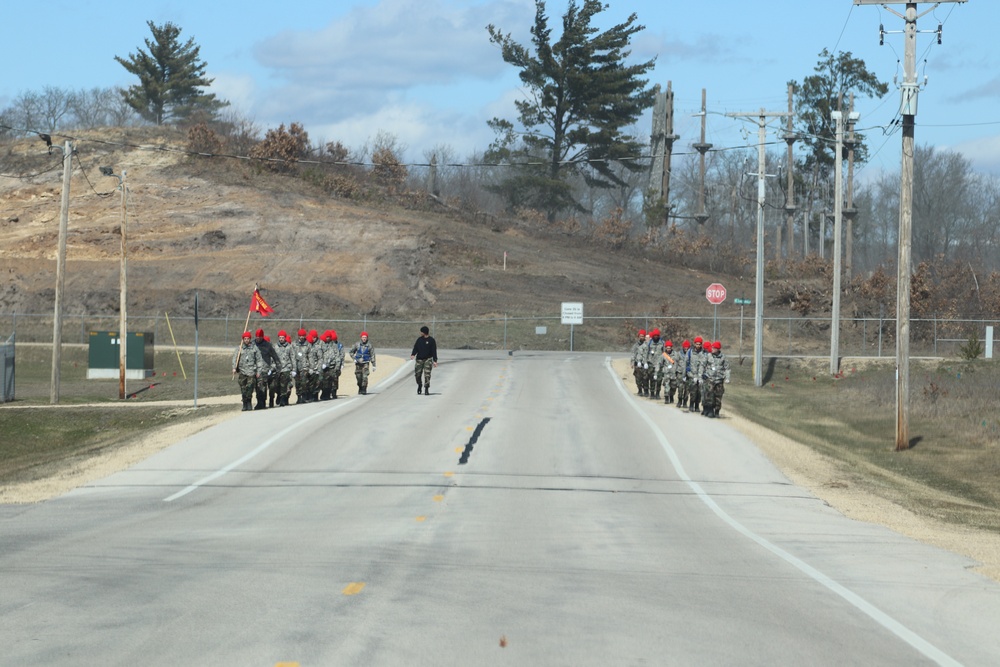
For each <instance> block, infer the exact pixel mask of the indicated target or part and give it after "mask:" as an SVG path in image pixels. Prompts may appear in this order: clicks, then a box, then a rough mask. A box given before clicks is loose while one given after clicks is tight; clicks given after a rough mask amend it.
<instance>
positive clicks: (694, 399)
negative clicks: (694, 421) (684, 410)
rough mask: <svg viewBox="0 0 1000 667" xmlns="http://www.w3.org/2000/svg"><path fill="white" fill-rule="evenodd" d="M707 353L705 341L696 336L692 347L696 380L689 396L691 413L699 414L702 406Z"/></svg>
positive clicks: (692, 364) (693, 376)
mask: <svg viewBox="0 0 1000 667" xmlns="http://www.w3.org/2000/svg"><path fill="white" fill-rule="evenodd" d="M707 354H708V353H707V352H706V351H705V348H704V344H703V341H702V339H701V336H696V337H695V339H694V345H692V346H691V364H690V368H691V377H692V379H693V380H694V381H693V382H692V384H691V391H690V396H689V406H688V411H689V412H698V409H699V407H700V406H701V391H702V388H703V387H702V381H703V380H704V378H703V377H702V370H701V366H702V364H703V363H704V362H705V357H706V356H707Z"/></svg>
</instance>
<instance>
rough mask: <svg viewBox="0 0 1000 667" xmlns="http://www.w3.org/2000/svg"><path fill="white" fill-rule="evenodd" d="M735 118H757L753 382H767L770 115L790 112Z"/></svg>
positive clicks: (761, 111) (736, 114) (748, 114)
mask: <svg viewBox="0 0 1000 667" xmlns="http://www.w3.org/2000/svg"><path fill="white" fill-rule="evenodd" d="M726 115H727V116H729V117H732V118H738V117H747V118H755V119H756V121H757V138H758V141H757V290H756V295H755V296H756V303H755V304H754V344H753V383H754V385H755V386H757V387H760V386H761V385H763V383H764V382H763V373H762V365H763V360H764V359H763V358H764V204H765V196H766V194H767V181H766V179H767V176H768V174H767V172H766V171H765V166H766V162H767V152H766V150H765V142H766V141H767V119H768V118H776V117H783V116H787V115H788V112H785V111H764V110H763V109H761V110H760V111H759V112H757V113H727V114H726Z"/></svg>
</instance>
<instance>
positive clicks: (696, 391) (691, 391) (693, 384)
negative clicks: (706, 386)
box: [688, 377, 701, 405]
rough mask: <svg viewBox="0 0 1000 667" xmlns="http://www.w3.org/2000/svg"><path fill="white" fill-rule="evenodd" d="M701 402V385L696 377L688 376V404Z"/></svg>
mask: <svg viewBox="0 0 1000 667" xmlns="http://www.w3.org/2000/svg"><path fill="white" fill-rule="evenodd" d="M699 403H701V385H700V384H698V379H697V378H695V377H689V378H688V405H698V404H699Z"/></svg>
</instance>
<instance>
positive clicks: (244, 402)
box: [242, 399, 250, 412]
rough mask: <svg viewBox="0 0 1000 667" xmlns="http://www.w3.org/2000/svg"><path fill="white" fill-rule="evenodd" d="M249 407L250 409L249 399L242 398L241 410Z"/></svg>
mask: <svg viewBox="0 0 1000 667" xmlns="http://www.w3.org/2000/svg"><path fill="white" fill-rule="evenodd" d="M249 409H250V401H248V400H246V399H244V400H243V410H242V412H246V411H247V410H249Z"/></svg>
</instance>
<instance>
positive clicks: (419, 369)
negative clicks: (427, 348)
mask: <svg viewBox="0 0 1000 667" xmlns="http://www.w3.org/2000/svg"><path fill="white" fill-rule="evenodd" d="M433 368H434V360H433V359H432V358H430V357H427V358H426V359H416V360H414V362H413V377H414V378H416V380H417V386H418V387H419V386H420V382H421V380H420V378H421V376H422V377H423V385H424V386H425V387H429V386H431V370H433Z"/></svg>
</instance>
